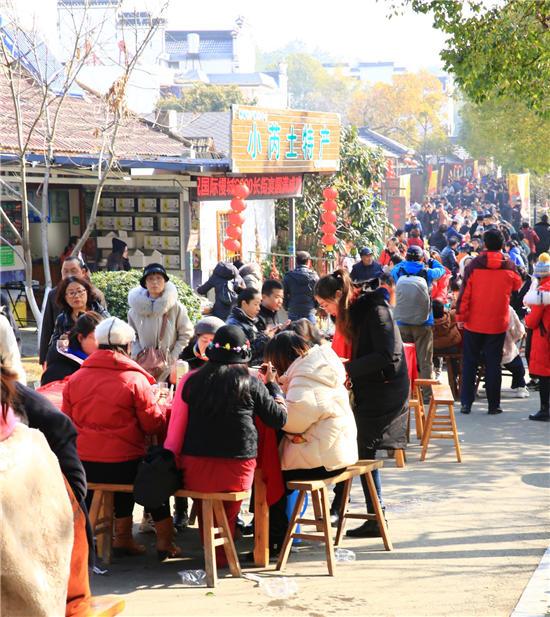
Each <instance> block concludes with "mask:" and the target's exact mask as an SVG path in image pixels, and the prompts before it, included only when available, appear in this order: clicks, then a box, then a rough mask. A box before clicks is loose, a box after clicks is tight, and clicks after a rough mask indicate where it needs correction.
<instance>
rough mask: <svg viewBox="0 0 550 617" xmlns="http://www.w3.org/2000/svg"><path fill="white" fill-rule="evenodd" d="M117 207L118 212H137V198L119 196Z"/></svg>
mask: <svg viewBox="0 0 550 617" xmlns="http://www.w3.org/2000/svg"><path fill="white" fill-rule="evenodd" d="M115 209H116V211H117V212H135V211H136V202H135V199H134V198H133V197H124V198H122V197H117V200H116V205H115Z"/></svg>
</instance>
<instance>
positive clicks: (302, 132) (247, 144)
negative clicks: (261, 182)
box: [231, 105, 340, 173]
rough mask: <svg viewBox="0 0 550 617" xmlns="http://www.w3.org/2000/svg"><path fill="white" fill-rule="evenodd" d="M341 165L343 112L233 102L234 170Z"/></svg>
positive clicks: (301, 169)
mask: <svg viewBox="0 0 550 617" xmlns="http://www.w3.org/2000/svg"><path fill="white" fill-rule="evenodd" d="M339 168H340V116H339V115H338V114H329V113H323V112H316V111H295V110H292V109H265V108H261V107H249V106H243V105H233V107H232V116H231V171H232V172H234V173H315V172H317V173H319V172H334V171H337V170H338V169H339Z"/></svg>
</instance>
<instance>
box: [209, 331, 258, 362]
mask: <svg viewBox="0 0 550 617" xmlns="http://www.w3.org/2000/svg"><path fill="white" fill-rule="evenodd" d="M206 356H207V357H208V359H209V360H210V361H211V362H219V363H220V364H247V363H248V362H250V360H251V358H252V350H251V349H250V343H249V342H248V339H247V338H246V336H245V333H244V332H243V331H242V330H241V328H239V326H223V328H220V329H219V330H218V331H217V332H216V334H215V336H214V340H213V341H212V342H211V343H210V345H209V346H208V347H207V348H206Z"/></svg>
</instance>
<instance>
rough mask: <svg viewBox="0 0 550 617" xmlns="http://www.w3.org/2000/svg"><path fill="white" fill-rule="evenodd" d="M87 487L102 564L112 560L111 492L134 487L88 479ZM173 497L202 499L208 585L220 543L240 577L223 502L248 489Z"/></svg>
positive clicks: (212, 579)
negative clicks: (91, 494) (92, 492)
mask: <svg viewBox="0 0 550 617" xmlns="http://www.w3.org/2000/svg"><path fill="white" fill-rule="evenodd" d="M88 490H90V491H94V497H93V500H92V506H91V508H90V522H91V525H92V529H93V530H94V533H95V535H96V536H98V549H100V546H99V536H101V535H103V536H104V539H103V542H102V547H101V549H102V550H101V558H102V561H103V563H111V561H112V558H113V523H114V521H113V518H114V508H113V506H114V494H115V493H133V492H134V487H133V485H131V484H99V483H95V482H89V483H88ZM174 496H175V497H190V498H191V499H201V500H202V520H203V537H204V561H205V571H206V584H207V586H208V587H215V586H216V585H217V581H218V576H217V568H216V547H217V546H223V548H224V550H225V554H226V556H227V562H228V565H229V569H230V571H231V574H232V575H233V576H235V577H237V578H240V577H241V576H242V573H241V566H240V564H239V558H238V557H237V551H236V550H235V544H234V543H233V537H232V535H231V530H230V529H229V523H228V521H227V516H226V514H225V509H224V507H223V503H222V502H224V501H242V500H243V499H246V498H247V497H249V496H250V491H240V492H233V493H199V492H196V491H188V490H180V491H177V492H176V493H174ZM101 510H103V512H101ZM214 516H215V517H216V522H217V524H218V527H215V526H214ZM216 534H219V536H220V537H218V538H216V537H215V536H216Z"/></svg>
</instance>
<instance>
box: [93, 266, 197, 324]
mask: <svg viewBox="0 0 550 617" xmlns="http://www.w3.org/2000/svg"><path fill="white" fill-rule="evenodd" d="M142 274H143V272H142V271H141V270H129V271H128V272H125V271H119V272H95V273H94V274H92V278H91V281H92V284H93V285H95V286H96V287H97V288H98V289H101V291H102V292H103V293H104V294H105V301H106V303H107V310H108V311H109V313H110V314H111V316H112V317H118V318H119V319H122V320H124V321H127V319H128V311H129V310H130V307H129V306H128V293H129V292H130V290H131V289H133V288H134V287H138V286H139V281H140V279H141V276H142ZM170 281H171V282H172V283H174V285H175V286H176V289H177V290H178V299H179V301H180V302H181V303H182V304H183V305H184V306H185V308H186V309H187V313H188V315H189V319H191V321H192V322H193V323H196V322H197V321H198V320H199V319H200V318H201V316H202V315H201V312H200V311H201V302H200V300H199V299H198V298H197V296H196V295H195V294H194V293H193V290H192V289H191V287H189V285H186V284H185V283H184V282H183V281H182V280H181V278H179V277H178V276H176V275H171V276H170Z"/></svg>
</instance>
